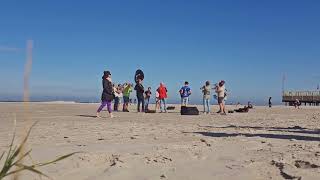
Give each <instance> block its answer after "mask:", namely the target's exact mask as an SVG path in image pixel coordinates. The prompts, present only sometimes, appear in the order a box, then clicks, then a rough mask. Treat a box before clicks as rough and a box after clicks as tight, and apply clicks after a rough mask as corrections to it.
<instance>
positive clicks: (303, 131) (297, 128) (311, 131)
mask: <svg viewBox="0 0 320 180" xmlns="http://www.w3.org/2000/svg"><path fill="white" fill-rule="evenodd" d="M199 127H204V128H220V129H254V130H266V131H270V132H288V133H300V134H318V135H320V129H308V128H303V127H300V126H293V127H260V126H235V125H229V126H225V127H215V126H199Z"/></svg>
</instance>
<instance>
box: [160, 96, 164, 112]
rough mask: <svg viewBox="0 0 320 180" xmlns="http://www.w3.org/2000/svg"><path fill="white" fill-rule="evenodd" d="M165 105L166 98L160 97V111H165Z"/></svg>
mask: <svg viewBox="0 0 320 180" xmlns="http://www.w3.org/2000/svg"><path fill="white" fill-rule="evenodd" d="M163 107H164V99H160V111H161V112H163V109H164V108H163Z"/></svg>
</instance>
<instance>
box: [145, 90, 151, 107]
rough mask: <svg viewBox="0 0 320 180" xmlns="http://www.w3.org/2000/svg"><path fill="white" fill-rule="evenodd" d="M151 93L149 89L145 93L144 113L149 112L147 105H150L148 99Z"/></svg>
mask: <svg viewBox="0 0 320 180" xmlns="http://www.w3.org/2000/svg"><path fill="white" fill-rule="evenodd" d="M151 95H152V92H151V87H148V90H147V91H146V92H145V100H146V102H145V104H146V106H145V108H144V109H145V111H147V110H149V103H150V98H151Z"/></svg>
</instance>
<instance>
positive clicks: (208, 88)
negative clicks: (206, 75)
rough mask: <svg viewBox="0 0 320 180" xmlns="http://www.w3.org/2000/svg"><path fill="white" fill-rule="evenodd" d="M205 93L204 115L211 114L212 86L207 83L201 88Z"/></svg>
mask: <svg viewBox="0 0 320 180" xmlns="http://www.w3.org/2000/svg"><path fill="white" fill-rule="evenodd" d="M201 90H202V93H203V113H207V114H209V113H210V98H211V85H210V82H209V81H207V82H206V84H205V85H204V86H203V87H202V88H201Z"/></svg>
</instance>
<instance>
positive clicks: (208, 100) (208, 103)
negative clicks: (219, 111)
mask: <svg viewBox="0 0 320 180" xmlns="http://www.w3.org/2000/svg"><path fill="white" fill-rule="evenodd" d="M207 108H208V109H207V110H208V111H207V112H208V113H210V111H211V109H210V99H207Z"/></svg>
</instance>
